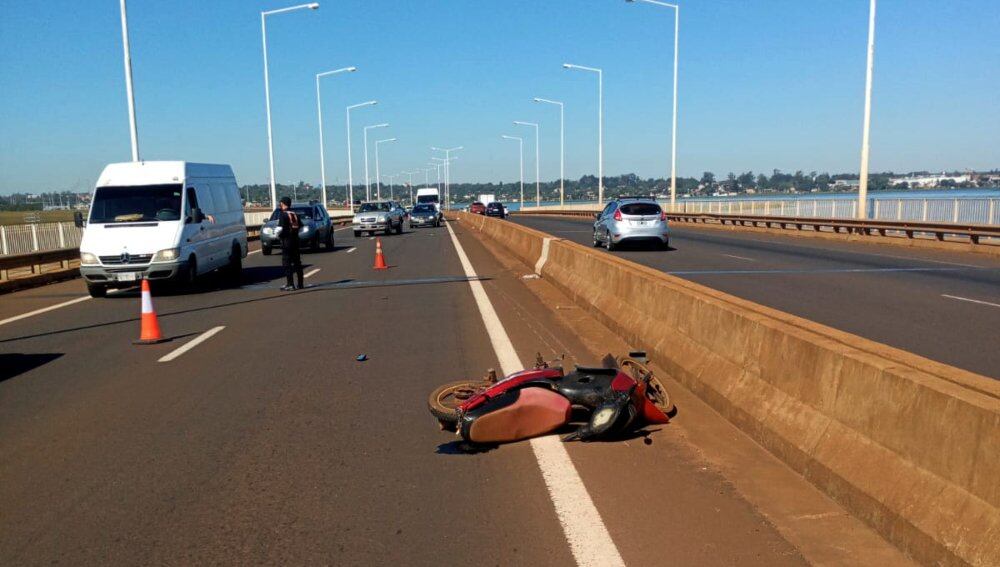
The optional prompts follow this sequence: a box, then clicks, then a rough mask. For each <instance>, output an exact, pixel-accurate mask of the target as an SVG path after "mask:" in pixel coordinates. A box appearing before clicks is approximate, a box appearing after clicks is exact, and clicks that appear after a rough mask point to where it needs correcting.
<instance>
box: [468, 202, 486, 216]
mask: <svg viewBox="0 0 1000 567" xmlns="http://www.w3.org/2000/svg"><path fill="white" fill-rule="evenodd" d="M469 212H470V213H472V214H474V215H485V214H486V205H484V204H482V203H480V202H479V201H476V202H475V203H472V204H471V205H469Z"/></svg>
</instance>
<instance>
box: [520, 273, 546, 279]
mask: <svg viewBox="0 0 1000 567" xmlns="http://www.w3.org/2000/svg"><path fill="white" fill-rule="evenodd" d="M540 277H541V276H539V275H538V274H524V275H523V276H521V279H522V280H537V279H539V278H540Z"/></svg>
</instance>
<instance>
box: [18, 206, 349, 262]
mask: <svg viewBox="0 0 1000 567" xmlns="http://www.w3.org/2000/svg"><path fill="white" fill-rule="evenodd" d="M270 216H271V211H270V210H250V211H244V213H243V218H244V222H245V223H246V224H247V229H248V230H249V229H250V228H251V227H258V228H259V227H260V225H261V224H263V223H264V222H265V221H266V220H267V218H268V217H270ZM351 216H352V215H351V213H350V212H348V211H347V210H346V209H332V210H330V218H331V219H333V221H334V222H335V223H337V222H342V221H343V220H345V219H349V218H351ZM82 237H83V229H81V228H78V227H77V226H76V225H75V224H74V223H73V222H71V221H62V222H42V223H25V224H10V225H0V256H12V255H19V254H30V253H32V252H42V251H45V250H59V249H62V248H75V247H77V246H79V245H80V239H81V238H82Z"/></svg>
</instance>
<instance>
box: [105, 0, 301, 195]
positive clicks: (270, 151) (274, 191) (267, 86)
mask: <svg viewBox="0 0 1000 567" xmlns="http://www.w3.org/2000/svg"><path fill="white" fill-rule="evenodd" d="M124 5H125V0H122V6H124ZM304 8H309V9H310V10H317V9H319V3H318V2H313V3H311V4H300V5H298V6H290V7H288V8H280V9H278V10H269V11H266V12H261V13H260V35H261V40H262V42H263V45H264V104H265V106H266V107H267V159H268V164H269V166H270V174H271V206H272V207H277V206H278V204H277V203H278V188H277V185H276V184H275V181H274V142H273V140H272V137H271V81H270V78H269V74H268V70H267V17H268V16H271V15H275V14H282V13H285V12H292V11H294V10H302V9H304Z"/></svg>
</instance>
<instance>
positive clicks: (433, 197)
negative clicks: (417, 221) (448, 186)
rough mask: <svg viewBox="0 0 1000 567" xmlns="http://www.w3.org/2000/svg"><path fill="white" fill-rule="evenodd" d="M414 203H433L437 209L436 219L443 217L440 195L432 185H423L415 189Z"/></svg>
mask: <svg viewBox="0 0 1000 567" xmlns="http://www.w3.org/2000/svg"><path fill="white" fill-rule="evenodd" d="M414 204H415V205H434V208H436V209H437V213H438V219H439V220H441V219H442V218H443V214H442V213H441V195H440V194H439V193H438V190H437V189H435V188H434V187H424V188H422V189H417V202H416V203H414Z"/></svg>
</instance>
